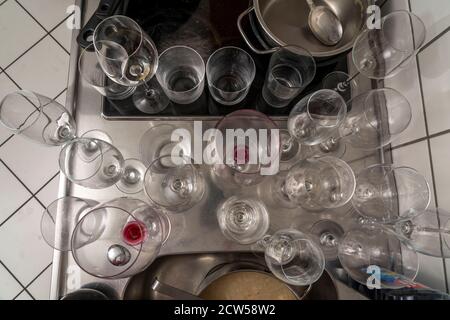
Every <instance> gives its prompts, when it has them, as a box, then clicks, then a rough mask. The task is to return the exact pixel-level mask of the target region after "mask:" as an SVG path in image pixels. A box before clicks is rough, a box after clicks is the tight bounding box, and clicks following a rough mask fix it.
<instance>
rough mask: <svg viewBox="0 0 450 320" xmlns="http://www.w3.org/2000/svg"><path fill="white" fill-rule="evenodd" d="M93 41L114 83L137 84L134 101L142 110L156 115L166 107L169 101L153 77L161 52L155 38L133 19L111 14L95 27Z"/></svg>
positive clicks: (99, 57)
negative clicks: (157, 47)
mask: <svg viewBox="0 0 450 320" xmlns="http://www.w3.org/2000/svg"><path fill="white" fill-rule="evenodd" d="M93 43H94V47H95V51H96V53H97V58H98V61H99V63H100V65H101V67H102V69H103V71H104V72H105V73H106V74H107V75H108V77H109V78H110V79H111V80H113V81H114V82H116V83H118V84H120V85H122V86H127V87H136V86H139V87H137V89H136V92H135V93H134V95H133V101H134V104H135V105H136V107H138V108H139V110H143V111H145V112H146V113H149V114H154V113H159V112H161V111H162V110H164V109H165V108H166V107H167V106H168V104H169V100H168V98H167V97H166V96H165V94H164V92H163V91H162V90H161V88H160V87H159V86H157V85H155V83H156V81H153V82H151V83H150V80H151V79H152V78H153V77H154V75H155V74H156V70H157V69H158V51H157V49H156V46H155V44H154V43H153V41H152V39H151V38H150V37H149V36H148V35H147V34H146V33H145V32H144V31H143V30H142V29H141V27H140V26H139V25H138V24H137V23H136V22H135V21H134V20H132V19H130V18H128V17H125V16H118V15H116V16H112V17H109V18H107V19H105V20H103V21H102V22H101V23H100V24H99V25H98V26H97V28H96V29H95V31H94V34H93Z"/></svg>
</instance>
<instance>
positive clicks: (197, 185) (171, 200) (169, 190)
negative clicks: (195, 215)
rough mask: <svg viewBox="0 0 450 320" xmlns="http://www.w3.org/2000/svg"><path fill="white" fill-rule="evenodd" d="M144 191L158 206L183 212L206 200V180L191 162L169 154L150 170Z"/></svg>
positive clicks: (146, 174)
mask: <svg viewBox="0 0 450 320" xmlns="http://www.w3.org/2000/svg"><path fill="white" fill-rule="evenodd" d="M144 188H145V192H146V193H147V196H148V197H149V199H150V200H151V201H152V202H153V203H154V204H156V205H157V206H160V207H162V208H165V209H167V210H169V211H172V212H177V213H181V212H185V211H187V210H189V209H190V208H192V207H193V206H195V205H196V204H197V203H199V202H200V201H201V200H202V199H203V195H204V193H205V181H204V178H203V176H202V175H201V173H200V172H199V171H198V170H197V168H196V167H195V166H194V165H193V164H192V163H191V159H189V158H187V157H175V156H172V155H167V156H162V157H161V158H158V159H156V160H155V161H153V163H152V164H151V165H150V166H149V167H148V169H147V172H146V173H145V178H144Z"/></svg>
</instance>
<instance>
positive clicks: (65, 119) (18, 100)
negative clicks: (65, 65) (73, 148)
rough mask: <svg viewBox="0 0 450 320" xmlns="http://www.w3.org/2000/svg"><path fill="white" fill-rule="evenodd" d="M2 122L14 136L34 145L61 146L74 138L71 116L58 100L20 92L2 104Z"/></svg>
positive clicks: (0, 111) (73, 122)
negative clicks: (34, 143)
mask: <svg viewBox="0 0 450 320" xmlns="http://www.w3.org/2000/svg"><path fill="white" fill-rule="evenodd" d="M0 122H1V123H2V124H3V125H4V126H5V127H6V128H7V129H8V130H9V131H11V132H12V133H14V134H20V135H22V136H24V137H26V138H29V139H31V140H33V141H35V142H38V143H41V144H44V145H48V146H60V145H62V144H64V143H66V142H67V141H70V140H72V139H73V138H74V137H75V132H76V124H75V121H74V119H73V118H72V115H71V114H70V113H69V111H67V110H66V109H65V108H64V107H63V106H62V105H60V104H59V103H57V102H56V101H54V100H52V99H50V98H47V97H44V96H42V95H40V94H37V93H34V92H31V91H27V90H20V91H17V92H14V93H10V94H8V95H7V96H6V97H5V98H4V99H3V100H2V101H1V102H0Z"/></svg>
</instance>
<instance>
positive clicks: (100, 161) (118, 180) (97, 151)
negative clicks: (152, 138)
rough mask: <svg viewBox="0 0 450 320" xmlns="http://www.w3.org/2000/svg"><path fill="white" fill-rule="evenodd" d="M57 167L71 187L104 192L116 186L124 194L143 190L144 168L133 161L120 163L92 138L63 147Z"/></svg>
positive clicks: (112, 149) (116, 154) (107, 146)
mask: <svg viewBox="0 0 450 320" xmlns="http://www.w3.org/2000/svg"><path fill="white" fill-rule="evenodd" d="M59 167H60V169H61V171H62V172H63V174H64V175H65V176H66V177H67V179H69V180H70V181H72V182H73V183H75V184H77V185H80V186H83V187H86V188H89V189H104V188H108V187H110V186H112V185H114V184H116V186H117V188H118V189H119V190H120V191H122V192H124V193H127V194H133V193H138V192H140V191H141V190H142V189H143V180H144V173H145V169H146V168H145V166H144V165H143V164H142V163H141V162H140V161H138V160H136V159H126V160H125V159H124V158H123V156H122V154H121V153H120V151H119V150H118V149H117V148H116V147H114V146H113V145H111V144H110V143H108V142H106V141H103V140H100V139H92V138H78V139H74V140H72V141H70V142H69V143H67V144H66V145H65V146H64V147H63V148H62V150H61V153H60V155H59Z"/></svg>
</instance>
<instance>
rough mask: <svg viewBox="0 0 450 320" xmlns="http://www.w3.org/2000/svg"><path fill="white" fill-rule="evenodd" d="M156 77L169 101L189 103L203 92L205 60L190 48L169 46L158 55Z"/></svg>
mask: <svg viewBox="0 0 450 320" xmlns="http://www.w3.org/2000/svg"><path fill="white" fill-rule="evenodd" d="M156 78H157V79H158V81H159V84H160V85H161V87H162V88H163V90H164V92H165V93H166V95H167V96H168V97H169V99H170V100H171V101H173V102H175V103H178V104H190V103H193V102H194V101H196V100H197V99H198V98H200V96H201V95H202V93H203V89H204V87H205V62H204V61H203V58H202V57H201V56H200V54H198V52H197V51H195V50H194V49H192V48H189V47H186V46H175V47H171V48H169V49H167V50H165V51H164V52H163V53H161V55H160V57H159V66H158V70H157V72H156Z"/></svg>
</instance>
